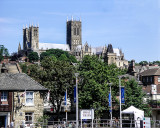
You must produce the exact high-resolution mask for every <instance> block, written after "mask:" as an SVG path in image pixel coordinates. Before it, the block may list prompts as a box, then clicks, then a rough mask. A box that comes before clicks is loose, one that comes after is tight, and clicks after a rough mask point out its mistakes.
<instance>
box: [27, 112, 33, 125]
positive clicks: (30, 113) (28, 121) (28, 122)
mask: <svg viewBox="0 0 160 128" xmlns="http://www.w3.org/2000/svg"><path fill="white" fill-rule="evenodd" d="M32 122H33V112H26V113H25V123H26V124H32Z"/></svg>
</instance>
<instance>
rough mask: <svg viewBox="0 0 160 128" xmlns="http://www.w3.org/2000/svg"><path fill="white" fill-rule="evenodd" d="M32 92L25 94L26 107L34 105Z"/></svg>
mask: <svg viewBox="0 0 160 128" xmlns="http://www.w3.org/2000/svg"><path fill="white" fill-rule="evenodd" d="M33 94H34V93H33V92H26V105H34V96H33Z"/></svg>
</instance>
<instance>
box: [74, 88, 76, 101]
mask: <svg viewBox="0 0 160 128" xmlns="http://www.w3.org/2000/svg"><path fill="white" fill-rule="evenodd" d="M74 103H76V86H74Z"/></svg>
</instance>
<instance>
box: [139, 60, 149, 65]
mask: <svg viewBox="0 0 160 128" xmlns="http://www.w3.org/2000/svg"><path fill="white" fill-rule="evenodd" d="M139 64H140V65H147V64H148V62H147V61H141V62H139Z"/></svg>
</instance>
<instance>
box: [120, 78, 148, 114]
mask: <svg viewBox="0 0 160 128" xmlns="http://www.w3.org/2000/svg"><path fill="white" fill-rule="evenodd" d="M145 96H146V94H145V93H144V92H143V91H142V86H140V85H138V83H137V82H136V81H135V80H134V79H133V80H130V81H127V82H126V83H125V105H123V106H122V107H123V109H126V108H128V107H130V106H131V105H133V106H134V107H136V108H139V109H141V110H144V111H145V116H150V114H151V111H150V107H149V106H148V104H146V103H145V102H144V98H145Z"/></svg>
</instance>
